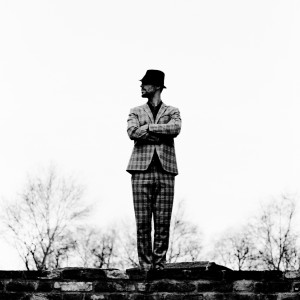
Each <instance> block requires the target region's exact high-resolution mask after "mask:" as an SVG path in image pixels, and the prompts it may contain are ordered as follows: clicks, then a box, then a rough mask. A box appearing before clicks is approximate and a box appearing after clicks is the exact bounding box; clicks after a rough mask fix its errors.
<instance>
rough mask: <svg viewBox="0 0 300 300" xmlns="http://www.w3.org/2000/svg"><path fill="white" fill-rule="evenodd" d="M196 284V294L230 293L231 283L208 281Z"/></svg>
mask: <svg viewBox="0 0 300 300" xmlns="http://www.w3.org/2000/svg"><path fill="white" fill-rule="evenodd" d="M195 283H197V286H198V288H197V290H198V292H223V293H225V292H232V289H233V285H232V283H227V282H225V281H210V280H200V281H197V282H195Z"/></svg>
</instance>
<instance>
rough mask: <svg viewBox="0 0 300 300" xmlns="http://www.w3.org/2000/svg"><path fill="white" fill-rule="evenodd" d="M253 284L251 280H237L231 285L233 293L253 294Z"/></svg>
mask: <svg viewBox="0 0 300 300" xmlns="http://www.w3.org/2000/svg"><path fill="white" fill-rule="evenodd" d="M254 290H255V282H254V281H253V280H238V281H235V282H234V283H233V291H234V292H254Z"/></svg>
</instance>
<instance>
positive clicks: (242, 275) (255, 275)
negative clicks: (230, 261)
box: [223, 271, 265, 281]
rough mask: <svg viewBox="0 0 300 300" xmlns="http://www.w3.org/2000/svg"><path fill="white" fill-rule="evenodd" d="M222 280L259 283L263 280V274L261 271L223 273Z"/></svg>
mask: <svg viewBox="0 0 300 300" xmlns="http://www.w3.org/2000/svg"><path fill="white" fill-rule="evenodd" d="M223 274H224V278H223V279H224V280H226V281H236V280H255V281H260V280H262V279H263V278H264V274H265V272H263V271H224V272H223Z"/></svg>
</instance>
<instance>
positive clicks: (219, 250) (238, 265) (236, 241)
mask: <svg viewBox="0 0 300 300" xmlns="http://www.w3.org/2000/svg"><path fill="white" fill-rule="evenodd" d="M247 228H248V226H246V227H244V228H243V229H241V230H240V231H238V232H236V231H232V230H228V231H226V232H224V233H223V234H222V238H221V239H219V240H218V241H217V242H216V243H215V245H214V250H213V259H214V260H216V262H218V263H220V264H222V265H225V266H226V267H228V268H231V269H234V270H239V271H240V270H242V269H243V270H249V269H253V268H255V264H256V259H257V255H256V248H255V245H254V242H253V239H252V236H251V234H250V232H249V230H248V229H247Z"/></svg>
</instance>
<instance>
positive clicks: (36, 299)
mask: <svg viewBox="0 0 300 300" xmlns="http://www.w3.org/2000/svg"><path fill="white" fill-rule="evenodd" d="M27 298H28V300H48V299H49V298H48V297H47V296H45V295H38V294H37V295H27ZM27 298H26V300H27Z"/></svg>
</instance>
